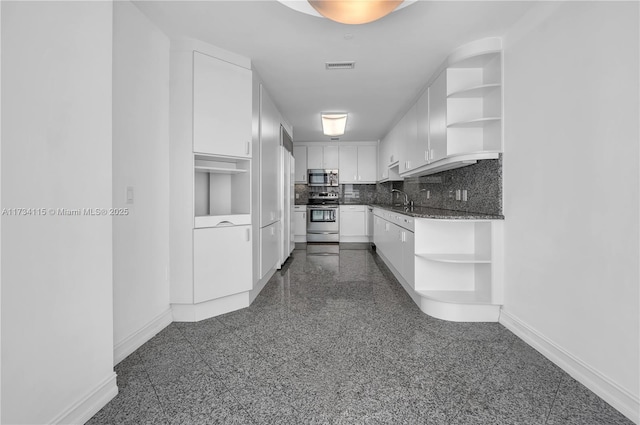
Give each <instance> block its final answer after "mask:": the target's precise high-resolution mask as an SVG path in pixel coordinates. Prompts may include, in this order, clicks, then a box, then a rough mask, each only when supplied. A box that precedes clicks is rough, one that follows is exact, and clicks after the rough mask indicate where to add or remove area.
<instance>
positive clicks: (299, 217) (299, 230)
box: [293, 206, 307, 236]
mask: <svg viewBox="0 0 640 425" xmlns="http://www.w3.org/2000/svg"><path fill="white" fill-rule="evenodd" d="M293 234H294V235H296V236H306V235H307V207H306V206H303V207H302V208H298V207H297V206H296V207H295V208H294V210H293Z"/></svg>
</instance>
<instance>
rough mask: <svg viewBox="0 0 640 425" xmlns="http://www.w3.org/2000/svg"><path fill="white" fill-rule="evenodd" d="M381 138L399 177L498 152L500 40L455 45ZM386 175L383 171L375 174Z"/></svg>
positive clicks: (455, 165)
mask: <svg viewBox="0 0 640 425" xmlns="http://www.w3.org/2000/svg"><path fill="white" fill-rule="evenodd" d="M386 139H388V140H385V144H386V146H384V149H386V151H384V150H383V146H381V155H382V154H383V153H384V154H385V155H386V156H388V155H389V152H388V151H389V149H390V148H391V147H395V149H396V151H397V152H399V164H398V168H399V173H400V177H402V178H404V177H411V176H421V175H428V174H433V173H438V172H440V171H445V170H450V169H454V168H459V167H463V166H466V165H471V164H475V163H476V162H477V161H478V160H481V159H495V158H498V156H499V154H500V152H502V40H501V39H499V38H486V39H482V40H478V41H476V42H473V43H469V44H467V45H464V46H462V47H460V48H458V49H456V51H454V52H453V53H452V54H451V55H450V56H449V58H448V60H447V62H446V63H445V64H443V66H442V68H441V71H440V72H439V73H438V74H437V75H435V76H434V77H433V78H432V79H431V83H430V84H429V86H428V87H427V89H426V90H425V92H424V93H423V95H422V96H421V97H420V98H419V99H418V100H417V102H416V103H415V104H414V105H413V106H412V108H411V109H409V111H408V112H407V114H406V115H405V116H404V117H403V118H402V119H401V120H400V122H398V124H397V125H396V126H395V127H394V128H393V129H392V130H391V131H390V132H389V134H388V136H387V138H386ZM396 139H397V140H396ZM386 178H388V177H387V176H385V175H384V172H383V174H382V179H380V180H385V179H386Z"/></svg>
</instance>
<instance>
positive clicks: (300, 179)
mask: <svg viewBox="0 0 640 425" xmlns="http://www.w3.org/2000/svg"><path fill="white" fill-rule="evenodd" d="M293 157H294V158H295V160H296V171H295V182H296V183H303V184H306V183H307V177H308V176H307V170H308V169H309V167H308V166H307V147H306V146H294V147H293Z"/></svg>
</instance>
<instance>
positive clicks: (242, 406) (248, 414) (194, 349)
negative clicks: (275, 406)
mask: <svg viewBox="0 0 640 425" xmlns="http://www.w3.org/2000/svg"><path fill="white" fill-rule="evenodd" d="M214 319H215V321H217V322H218V323H220V324H222V326H224V327H225V328H229V326H227V325H226V324H225V323H224V322H223V321H222V320H220V319H219V318H217V317H215V318H214ZM178 330H179V331H180V334H181V335H182V336H183V338H184V339H185V340H186V341H187V342H188V343H189V345H190V346H191V348H192V349H193V351H195V352H196V354H197V355H198V357H199V358H200V360H201V361H202V362H203V363H204V364H205V365H206V366H207V369H209V370H210V371H211V372H212V373H213V374H214V376H215V377H216V378H218V379H219V378H220V374H219V373H218V372H216V371H215V370H213V368H212V367H211V365H210V364H209V362H207V360H206V359H205V358H204V356H203V355H202V353H201V352H200V350H198V349H197V348H196V347H195V346H194V345H193V343H192V342H191V340H190V339H189V338H188V337H187V336H186V335H185V334H184V332H182V329H180V328H178ZM231 331H233V329H231ZM220 383H221V384H222V386H224V388H225V390H226V391H227V392H228V393H229V394H230V395H231V397H233V399H234V400H235V401H236V403H237V404H238V406H241V408H242V410H243V411H244V412H245V413H246V414H247V416H248V417H249V418H251V421H253V423H254V424H256V425H259V422H258V421H257V420H256V419H255V418H254V417H253V415H252V414H251V412H249V411H248V410H247V409H246V408H245V406H244V404H243V403H241V402H240V400H239V399H238V397H237V396H236V393H235V392H234V391H233V390H231V388H229V387H228V386H227V384H226V383H224V382H222V380H220Z"/></svg>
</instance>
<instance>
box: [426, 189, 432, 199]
mask: <svg viewBox="0 0 640 425" xmlns="http://www.w3.org/2000/svg"><path fill="white" fill-rule="evenodd" d="M427 199H431V191H430V190H427Z"/></svg>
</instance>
